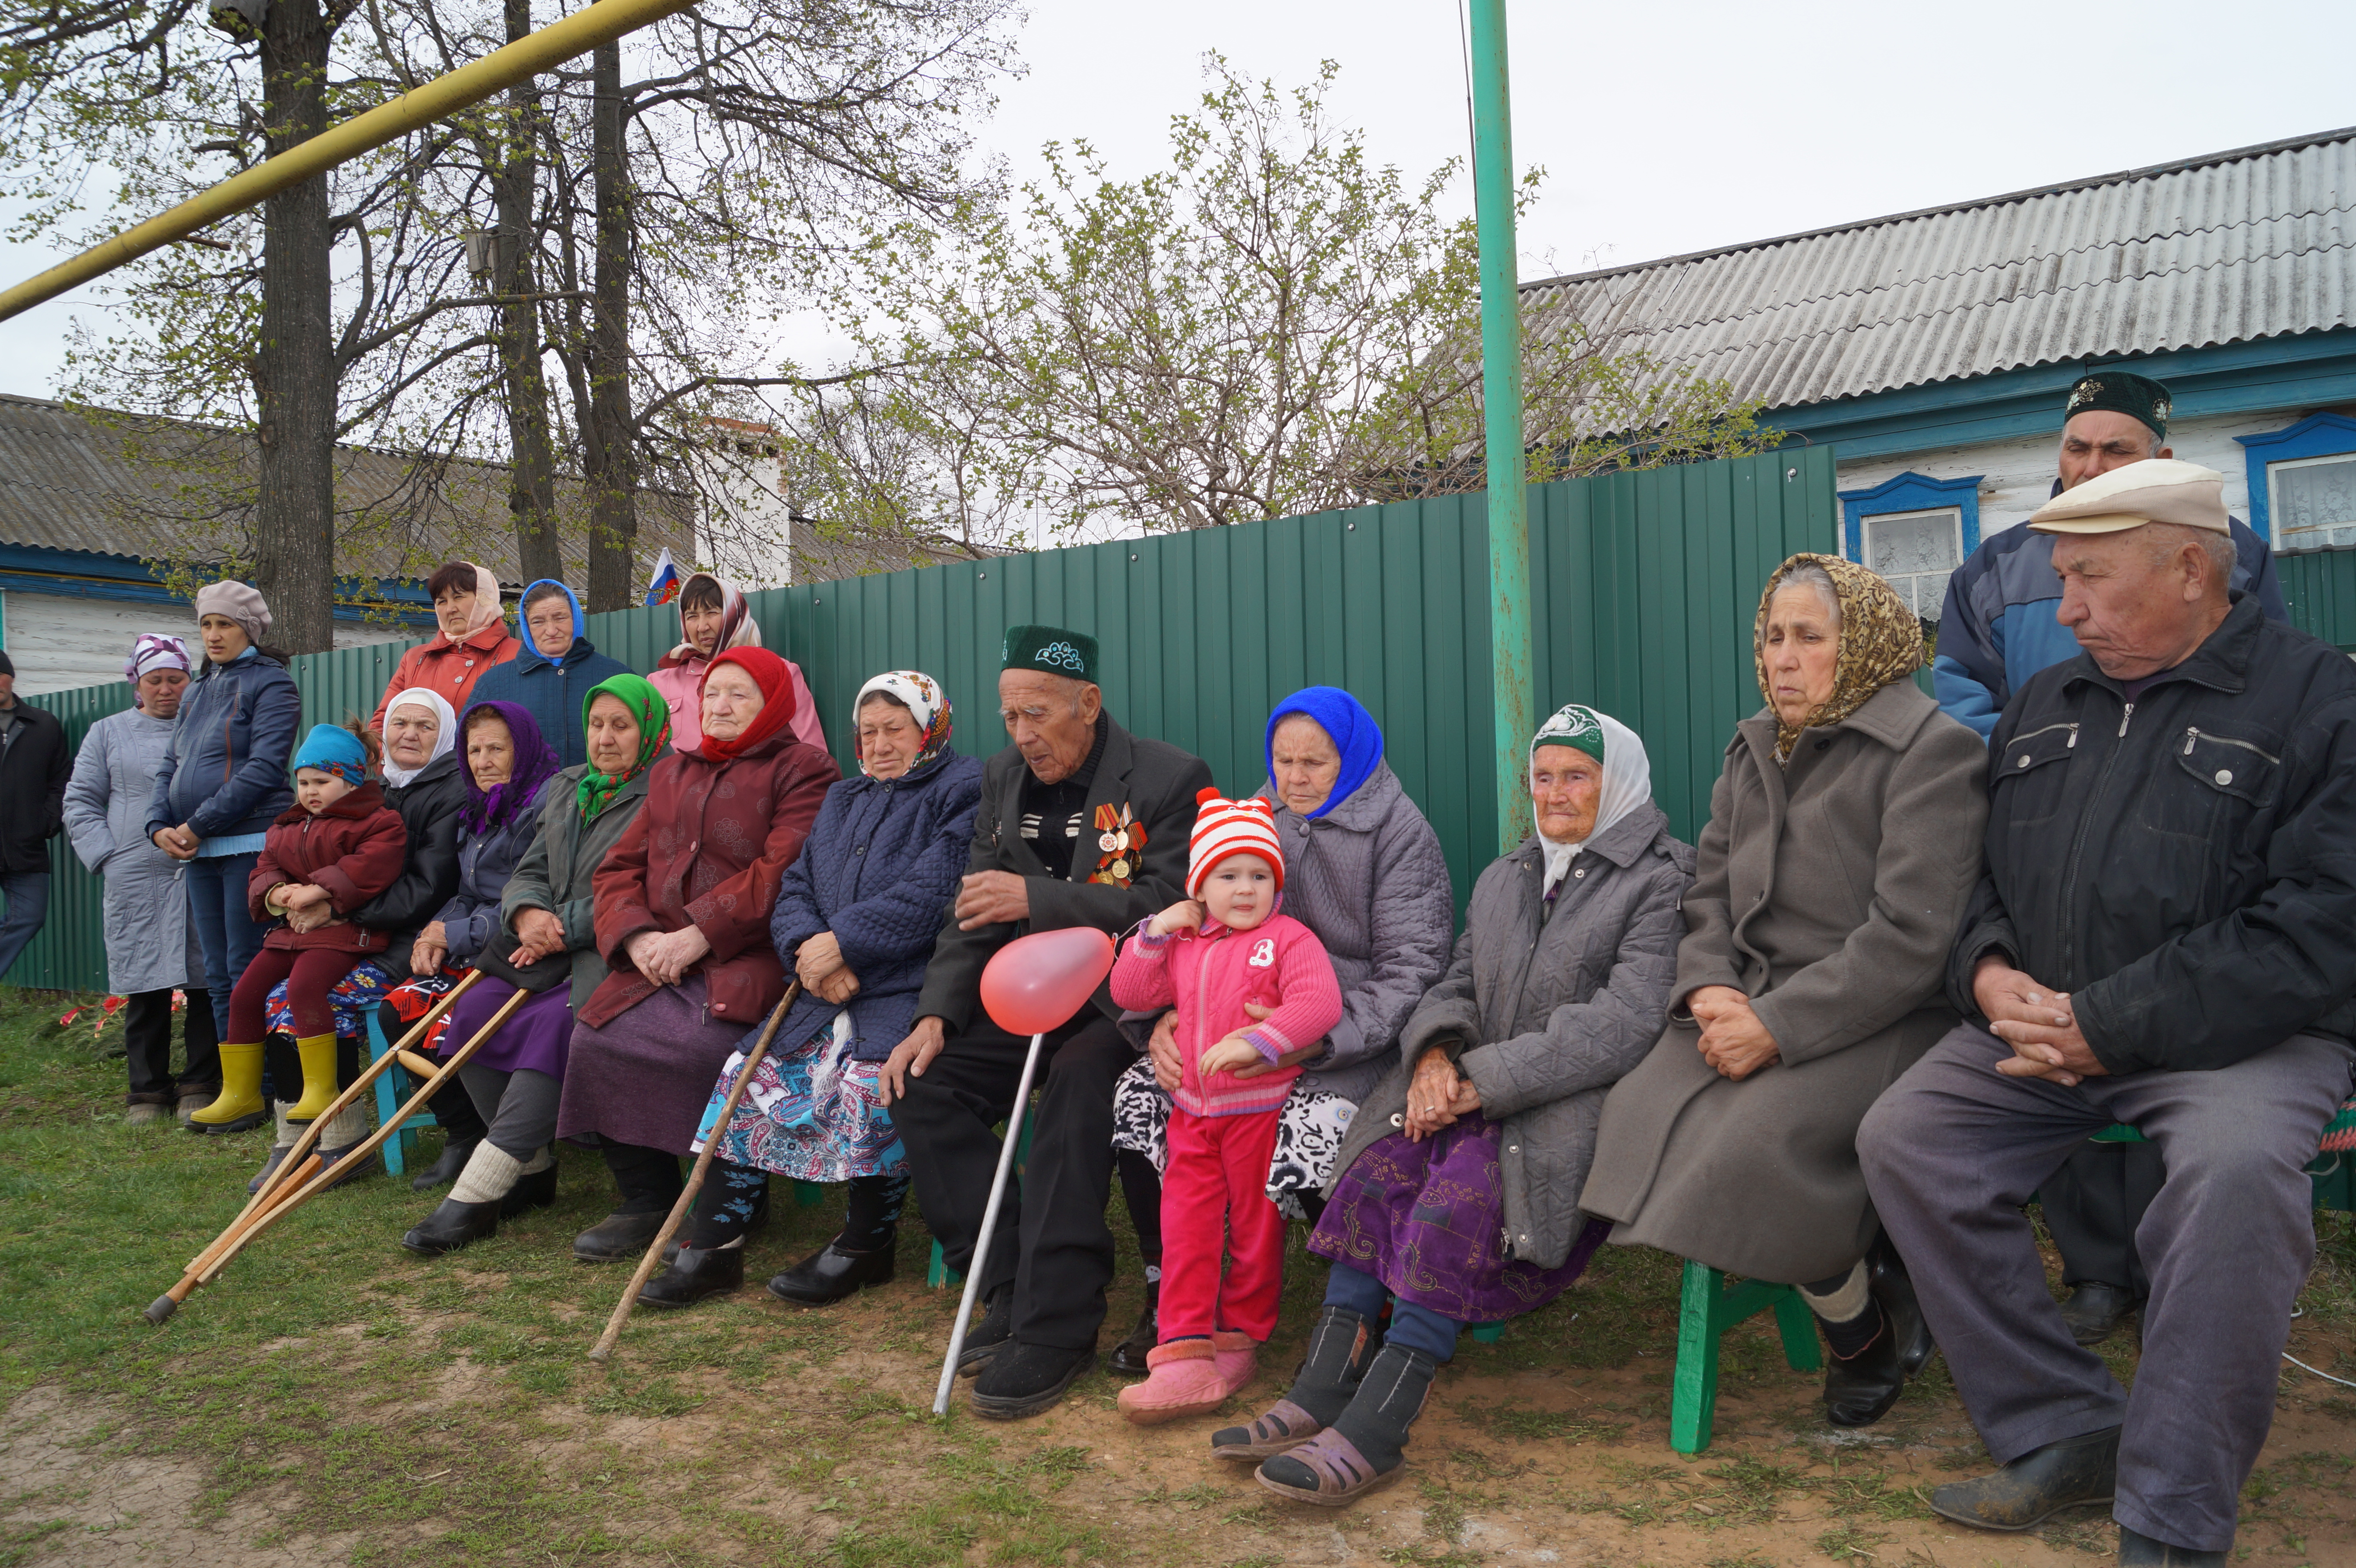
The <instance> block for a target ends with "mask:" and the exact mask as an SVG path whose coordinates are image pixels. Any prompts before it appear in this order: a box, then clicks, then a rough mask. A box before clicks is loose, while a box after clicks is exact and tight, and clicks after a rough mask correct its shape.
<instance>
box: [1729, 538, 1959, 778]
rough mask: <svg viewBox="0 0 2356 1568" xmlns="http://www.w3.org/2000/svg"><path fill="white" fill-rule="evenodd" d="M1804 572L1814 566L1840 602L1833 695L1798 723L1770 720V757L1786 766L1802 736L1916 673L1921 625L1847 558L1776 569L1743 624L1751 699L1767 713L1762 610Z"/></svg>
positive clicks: (1812, 559)
mask: <svg viewBox="0 0 2356 1568" xmlns="http://www.w3.org/2000/svg"><path fill="white" fill-rule="evenodd" d="M1804 566H1820V567H1822V568H1824V570H1825V573H1826V576H1828V577H1830V578H1831V579H1832V580H1833V592H1834V594H1835V596H1836V597H1837V598H1838V599H1839V600H1840V617H1841V631H1840V653H1839V655H1838V662H1837V663H1836V664H1835V665H1834V667H1833V694H1832V696H1831V697H1829V698H1827V699H1825V701H1824V702H1822V703H1820V704H1818V705H1817V707H1816V709H1815V711H1814V712H1811V713H1810V714H1808V716H1807V717H1806V718H1805V719H1804V720H1801V721H1800V722H1799V723H1798V724H1786V723H1784V722H1783V719H1782V718H1781V717H1780V716H1778V718H1777V719H1776V720H1775V756H1776V759H1777V760H1778V761H1779V762H1780V761H1788V760H1789V759H1790V757H1791V755H1792V748H1793V747H1794V745H1796V744H1797V743H1798V742H1799V739H1800V731H1803V730H1821V729H1824V728H1825V727H1826V726H1827V725H1832V724H1837V723H1839V722H1840V721H1841V720H1844V719H1846V718H1847V717H1848V716H1849V715H1850V714H1852V713H1854V712H1856V711H1857V710H1858V709H1860V708H1862V707H1864V706H1865V705H1866V703H1867V701H1868V700H1869V699H1871V698H1872V696H1873V694H1874V693H1875V692H1877V691H1879V690H1880V689H1881V688H1883V687H1885V686H1890V685H1894V684H1896V683H1897V682H1899V681H1901V680H1904V679H1905V678H1906V677H1908V676H1910V675H1912V674H1913V673H1914V672H1915V671H1916V670H1918V669H1920V668H1922V622H1920V621H1918V620H1916V619H1915V618H1914V612H1913V611H1912V610H1909V609H1908V608H1907V607H1906V601H1904V600H1903V599H1901V598H1899V597H1898V591H1897V590H1896V589H1894V588H1892V587H1890V584H1888V583H1887V582H1884V581H1882V580H1881V579H1880V578H1879V576H1877V575H1876V574H1875V573H1873V572H1871V571H1867V570H1866V569H1865V568H1864V567H1862V566H1859V565H1858V563H1857V562H1855V561H1853V560H1842V559H1841V558H1840V557H1838V556H1837V555H1810V554H1801V555H1795V556H1794V557H1793V558H1792V559H1791V560H1787V561H1785V562H1784V563H1783V565H1781V566H1779V567H1777V568H1776V569H1775V571H1774V572H1773V574H1772V576H1770V577H1769V578H1768V579H1767V586H1766V587H1765V588H1764V589H1762V590H1761V592H1760V594H1759V615H1758V618H1757V619H1756V620H1755V621H1753V622H1752V623H1751V667H1752V670H1753V672H1754V673H1755V674H1756V675H1757V676H1758V677H1759V695H1760V696H1762V697H1763V698H1765V699H1767V707H1768V710H1769V711H1770V712H1772V711H1773V710H1774V707H1775V692H1774V688H1773V687H1772V686H1771V685H1769V684H1768V680H1767V611H1768V607H1769V606H1770V605H1772V604H1773V603H1774V602H1775V590H1776V589H1777V588H1779V587H1781V586H1782V585H1783V579H1784V578H1786V577H1788V576H1790V575H1791V574H1792V573H1793V572H1794V571H1797V570H1799V569H1800V568H1801V567H1804Z"/></svg>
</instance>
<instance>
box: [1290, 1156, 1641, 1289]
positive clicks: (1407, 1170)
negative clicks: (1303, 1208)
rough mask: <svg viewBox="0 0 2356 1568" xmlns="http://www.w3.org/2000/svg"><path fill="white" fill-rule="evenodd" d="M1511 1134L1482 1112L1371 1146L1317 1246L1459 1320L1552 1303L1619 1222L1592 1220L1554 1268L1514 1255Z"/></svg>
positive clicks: (1327, 1217) (1320, 1230) (1336, 1195)
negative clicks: (1508, 1233)
mask: <svg viewBox="0 0 2356 1568" xmlns="http://www.w3.org/2000/svg"><path fill="white" fill-rule="evenodd" d="M1502 1136H1503V1135H1502V1132H1501V1129H1500V1128H1499V1127H1498V1125H1497V1124H1495V1123H1494V1122H1492V1121H1490V1120H1489V1119H1488V1118H1487V1117H1485V1116H1483V1115H1481V1113H1480V1112H1478V1111H1474V1112H1472V1114H1471V1115H1467V1116H1465V1117H1463V1118H1462V1120H1460V1121H1459V1122H1458V1123H1457V1124H1456V1125H1454V1126H1452V1127H1447V1128H1443V1129H1442V1130H1441V1131H1440V1132H1439V1133H1438V1134H1436V1135H1434V1136H1431V1137H1428V1138H1426V1139H1424V1140H1423V1141H1422V1142H1421V1143H1411V1142H1409V1141H1408V1136H1407V1135H1406V1134H1405V1133H1392V1134H1391V1135H1389V1136H1387V1137H1384V1138H1382V1139H1380V1140H1378V1141H1377V1142H1376V1143H1373V1144H1370V1145H1368V1146H1367V1147H1366V1149H1365V1152H1364V1153H1362V1154H1360V1155H1359V1156H1358V1157H1357V1158H1356V1159H1355V1160H1353V1161H1351V1162H1350V1168H1349V1169H1348V1170H1347V1171H1345V1172H1344V1173H1343V1176H1342V1181H1341V1185H1340V1186H1339V1187H1337V1188H1336V1189H1334V1192H1333V1201H1332V1202H1331V1203H1329V1204H1327V1205H1326V1206H1325V1214H1324V1218H1323V1219H1322V1220H1320V1221H1318V1224H1317V1229H1316V1231H1315V1232H1313V1233H1312V1234H1311V1236H1310V1238H1309V1250H1310V1251H1311V1252H1312V1253H1316V1254H1317V1255H1318V1256H1320V1257H1325V1258H1331V1259H1333V1261H1334V1262H1335V1263H1342V1264H1349V1265H1350V1266H1351V1267H1352V1268H1355V1269H1359V1270H1362V1271H1363V1272H1365V1273H1366V1274H1370V1275H1374V1276H1375V1277H1376V1278H1377V1279H1379V1280H1381V1281H1382V1282H1383V1284H1384V1285H1387V1286H1389V1287H1390V1291H1391V1294H1392V1295H1394V1296H1398V1298H1399V1299H1400V1300H1401V1301H1412V1302H1414V1303H1415V1304H1416V1305H1417V1306H1418V1307H1429V1308H1430V1309H1431V1310H1432V1311H1434V1312H1437V1313H1439V1314H1440V1316H1441V1317H1449V1318H1453V1319H1454V1320H1455V1321H1457V1322H1459V1323H1500V1322H1503V1321H1504V1320H1505V1319H1506V1318H1508V1317H1517V1316H1518V1315H1520V1314H1522V1313H1525V1312H1529V1311H1534V1310H1535V1309H1537V1308H1538V1307H1544V1306H1545V1305H1546V1304H1547V1302H1549V1301H1552V1300H1553V1299H1554V1298H1555V1297H1556V1296H1560V1295H1561V1294H1562V1293H1563V1292H1564V1291H1565V1290H1567V1289H1569V1287H1570V1284H1571V1282H1572V1281H1573V1280H1575V1279H1577V1278H1578V1277H1579V1276H1580V1275H1581V1274H1582V1273H1584V1272H1585V1271H1586V1268H1587V1264H1588V1260H1589V1259H1590V1258H1592V1257H1593V1256H1594V1255H1595V1249H1596V1248H1598V1247H1600V1246H1601V1245H1602V1244H1603V1238H1604V1237H1606V1236H1608V1235H1610V1234H1611V1233H1612V1225H1611V1222H1610V1221H1605V1220H1596V1219H1590V1220H1589V1221H1588V1222H1587V1228H1586V1229H1585V1230H1584V1231H1582V1232H1580V1237H1579V1240H1577V1241H1576V1242H1574V1243H1571V1247H1570V1253H1569V1256H1567V1257H1565V1258H1564V1259H1563V1260H1562V1262H1561V1263H1560V1264H1558V1265H1556V1266H1555V1267H1553V1268H1549V1269H1541V1268H1534V1267H1532V1266H1531V1265H1530V1264H1526V1263H1517V1262H1515V1260H1513V1259H1511V1258H1508V1257H1507V1256H1506V1255H1505V1189H1504V1188H1503V1186H1502V1185H1501V1184H1500V1183H1499V1181H1498V1178H1497V1145H1498V1143H1499V1141H1500V1139H1501V1137H1502Z"/></svg>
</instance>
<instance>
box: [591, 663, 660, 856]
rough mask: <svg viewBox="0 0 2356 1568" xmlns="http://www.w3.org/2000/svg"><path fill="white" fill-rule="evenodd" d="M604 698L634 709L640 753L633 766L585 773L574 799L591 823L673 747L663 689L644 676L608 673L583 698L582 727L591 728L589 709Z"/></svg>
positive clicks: (632, 711)
mask: <svg viewBox="0 0 2356 1568" xmlns="http://www.w3.org/2000/svg"><path fill="white" fill-rule="evenodd" d="M600 697H610V698H612V699H614V700H616V702H619V703H620V704H621V705H622V706H623V707H625V708H626V709H629V710H630V713H631V716H632V717H634V718H635V719H637V721H638V754H637V756H636V757H633V758H632V759H631V760H630V765H629V766H628V767H626V768H624V769H623V770H622V771H621V772H620V773H599V772H598V771H597V770H596V769H595V768H594V767H592V768H589V769H587V770H586V771H584V773H582V775H581V784H580V785H579V787H578V789H577V790H576V791H575V792H574V795H573V799H574V800H575V801H576V802H578V803H579V805H580V807H581V819H582V820H583V821H584V822H591V821H594V820H595V819H596V816H597V814H598V813H599V812H601V811H604V810H605V808H606V807H607V806H608V805H612V804H613V803H614V797H615V796H616V795H619V794H621V793H622V786H623V785H624V784H628V783H629V782H630V781H631V780H632V779H634V778H637V776H638V775H639V774H640V773H645V772H646V771H647V768H648V765H649V764H651V763H653V762H654V760H655V759H656V758H657V757H659V756H661V755H662V754H663V752H666V751H668V750H669V749H670V704H669V703H668V702H665V701H664V700H663V695H662V693H661V692H659V691H657V690H656V689H655V688H654V684H653V683H652V682H651V681H649V680H648V679H647V677H645V676H642V675H614V676H607V677H605V679H604V680H601V681H599V682H598V683H597V684H596V685H594V686H593V687H591V688H589V695H588V696H586V697H584V698H583V699H581V728H582V729H584V730H586V729H588V728H589V709H590V708H591V707H592V706H594V704H595V703H596V700H597V699H598V698H600Z"/></svg>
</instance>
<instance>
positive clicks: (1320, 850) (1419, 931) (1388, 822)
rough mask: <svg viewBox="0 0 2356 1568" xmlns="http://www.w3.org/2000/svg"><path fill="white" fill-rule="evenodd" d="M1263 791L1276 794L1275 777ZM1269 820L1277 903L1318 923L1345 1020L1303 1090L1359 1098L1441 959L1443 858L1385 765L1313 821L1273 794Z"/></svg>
mask: <svg viewBox="0 0 2356 1568" xmlns="http://www.w3.org/2000/svg"><path fill="white" fill-rule="evenodd" d="M1260 795H1262V796H1263V797H1265V798H1267V799H1269V800H1274V799H1275V798H1276V791H1275V788H1274V786H1273V785H1270V786H1267V787H1263V788H1262V789H1261V791H1260ZM1276 830H1277V833H1278V835H1279V836H1280V837H1281V838H1282V839H1283V840H1284V912H1285V913H1287V914H1289V915H1290V916H1291V917H1292V918H1293V919H1295V920H1297V921H1299V922H1300V923H1301V924H1303V925H1305V926H1307V927H1308V928H1309V929H1310V930H1312V931H1313V932H1315V933H1317V940H1318V941H1320V942H1322V943H1323V944H1325V951H1326V953H1327V955H1330V956H1331V957H1332V958H1333V976H1334V978H1335V979H1337V980H1339V981H1341V983H1342V1021H1341V1022H1340V1023H1338V1024H1335V1025H1334V1026H1333V1032H1332V1033H1330V1034H1328V1035H1327V1036H1326V1037H1325V1050H1324V1051H1323V1053H1321V1054H1319V1055H1317V1056H1313V1057H1312V1058H1310V1059H1309V1061H1307V1062H1306V1063H1304V1064H1303V1070H1302V1072H1301V1078H1300V1092H1301V1093H1313V1092H1316V1091H1320V1090H1322V1091H1323V1092H1324V1093H1328V1094H1339V1095H1340V1096H1342V1098H1344V1099H1345V1100H1348V1101H1350V1102H1351V1103H1352V1104H1356V1103H1357V1102H1359V1101H1361V1100H1364V1099H1365V1097H1366V1096H1367V1095H1368V1094H1369V1093H1373V1092H1374V1087H1375V1085H1376V1084H1377V1083H1381V1082H1382V1079H1383V1073H1384V1072H1385V1071H1386V1070H1387V1069H1388V1068H1389V1066H1390V1063H1391V1055H1392V1052H1393V1051H1396V1050H1397V1049H1398V1031H1399V1029H1401V1027H1402V1026H1404V1025H1405V1024H1406V1022H1407V1020H1408V1014H1410V1013H1412V1012H1413V1011H1414V1010H1415V1007H1416V1004H1417V1003H1418V1002H1420V1001H1421V1000H1423V995H1424V993H1425V992H1426V991H1427V990H1429V989H1430V987H1431V986H1432V984H1433V983H1434V982H1435V981H1437V980H1438V979H1439V978H1440V975H1441V973H1442V972H1443V971H1445V970H1446V969H1447V967H1448V948H1449V938H1450V937H1451V936H1452V935H1454V934H1455V931H1456V891H1455V889H1454V888H1453V887H1452V886H1451V884H1450V882H1449V880H1448V860H1447V859H1446V857H1444V856H1443V855H1441V853H1440V835H1438V834H1437V833H1434V832H1433V831H1432V830H1431V824H1430V822H1428V821H1426V820H1424V816H1423V813H1422V812H1420V811H1419V810H1418V809H1416V804H1415V802H1414V801H1412V800H1410V799H1408V793H1407V789H1406V786H1405V785H1403V784H1400V783H1399V781H1398V774H1397V773H1392V772H1391V765H1390V764H1389V763H1376V765H1375V771H1374V772H1373V773H1370V774H1368V775H1367V777H1366V782H1365V783H1364V784H1360V785H1359V786H1358V787H1357V788H1356V789H1355V790H1352V791H1351V792H1350V796H1349V798H1348V799H1346V800H1344V802H1342V804H1341V805H1337V806H1335V807H1334V808H1333V810H1331V811H1329V812H1327V813H1326V814H1325V815H1324V816H1321V817H1318V818H1317V819H1316V820H1315V821H1313V822H1312V821H1311V820H1309V819H1308V818H1306V817H1303V816H1300V815H1299V814H1298V813H1296V812H1293V811H1291V810H1290V809H1288V808H1287V807H1285V806H1284V805H1281V804H1280V805H1278V806H1277V811H1276Z"/></svg>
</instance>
